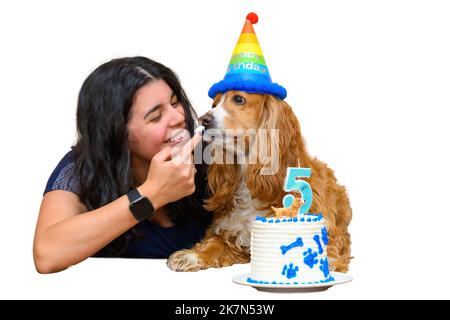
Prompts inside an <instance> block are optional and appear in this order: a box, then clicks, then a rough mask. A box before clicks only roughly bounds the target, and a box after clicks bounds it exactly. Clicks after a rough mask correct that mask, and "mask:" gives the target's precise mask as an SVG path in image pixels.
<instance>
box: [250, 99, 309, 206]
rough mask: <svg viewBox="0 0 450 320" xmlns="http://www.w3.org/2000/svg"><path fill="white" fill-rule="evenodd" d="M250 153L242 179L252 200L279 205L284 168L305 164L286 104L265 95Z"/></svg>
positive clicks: (295, 124)
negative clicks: (299, 162) (244, 180)
mask: <svg viewBox="0 0 450 320" xmlns="http://www.w3.org/2000/svg"><path fill="white" fill-rule="evenodd" d="M250 154H251V155H250V159H249V165H248V167H247V171H246V178H247V187H248V188H249V190H250V192H251V194H252V197H253V198H257V199H260V200H261V201H262V202H264V203H266V205H267V207H269V206H270V205H276V206H280V205H281V204H282V203H281V202H282V199H283V197H284V195H285V194H286V192H284V190H283V183H284V177H285V176H286V169H287V167H289V166H291V167H296V166H297V163H298V159H300V161H301V163H302V164H304V163H305V162H304V161H306V153H305V151H304V142H303V139H302V137H301V134H300V125H299V123H298V120H297V117H296V116H295V114H294V113H293V111H292V109H291V107H290V106H289V105H288V104H287V103H286V102H284V101H282V100H280V99H277V98H275V97H273V96H271V95H266V99H265V101H264V105H263V106H262V109H261V112H260V121H259V126H258V128H257V134H256V138H255V141H254V144H253V146H252V149H251V151H250Z"/></svg>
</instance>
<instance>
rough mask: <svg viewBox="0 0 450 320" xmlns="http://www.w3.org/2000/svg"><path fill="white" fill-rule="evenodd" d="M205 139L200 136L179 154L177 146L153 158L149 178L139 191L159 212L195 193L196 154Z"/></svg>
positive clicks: (193, 139)
mask: <svg viewBox="0 0 450 320" xmlns="http://www.w3.org/2000/svg"><path fill="white" fill-rule="evenodd" d="M201 140H202V136H201V134H199V133H196V134H194V136H193V137H192V138H191V139H190V140H189V141H188V142H187V143H186V144H185V145H184V146H183V147H182V148H181V150H179V151H178V152H177V153H176V155H174V153H175V151H176V150H175V149H174V148H175V147H166V148H164V149H163V150H161V151H160V152H159V153H157V154H156V155H155V156H154V157H153V159H152V161H151V163H150V168H149V170H148V175H147V179H146V181H145V182H144V183H143V184H142V185H141V186H140V187H139V188H138V189H139V191H140V192H141V193H142V194H144V195H146V196H147V197H148V198H149V199H150V201H151V202H152V204H153V206H154V207H155V209H157V208H159V207H162V206H164V205H165V204H167V203H170V202H174V201H177V200H179V199H181V198H184V197H186V196H188V195H190V194H192V193H194V191H195V181H194V177H195V166H194V163H193V162H194V161H193V160H194V158H193V155H192V151H193V150H194V148H195V146H196V145H197V144H198V143H199V142H200V141H201Z"/></svg>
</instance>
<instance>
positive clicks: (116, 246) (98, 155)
mask: <svg viewBox="0 0 450 320" xmlns="http://www.w3.org/2000/svg"><path fill="white" fill-rule="evenodd" d="M158 79H162V80H164V81H165V82H166V83H167V85H168V86H169V87H170V88H171V89H172V90H173V93H174V94H175V95H176V97H177V98H178V101H179V102H180V103H181V104H182V106H183V108H184V114H185V122H186V129H187V130H188V131H189V133H190V134H191V136H192V135H193V133H194V117H195V118H196V117H197V114H196V113H195V111H194V109H193V108H192V106H191V103H190V102H189V100H188V98H187V96H186V93H185V92H184V90H183V88H182V87H181V84H180V81H179V79H178V77H177V76H176V74H175V73H174V72H173V71H172V70H170V69H169V68H167V67H166V66H164V65H162V64H160V63H158V62H155V61H153V60H151V59H148V58H145V57H130V58H120V59H114V60H111V61H109V62H107V63H105V64H103V65H101V66H100V67H98V68H97V69H95V70H94V71H93V72H92V73H91V74H90V75H89V76H88V77H87V79H86V80H85V81H84V83H83V85H82V87H81V90H80V93H79V97H78V107H77V131H78V139H77V143H76V145H75V147H74V153H75V175H76V178H77V180H78V184H79V197H80V199H81V201H82V202H83V203H84V204H85V205H86V207H87V208H88V210H93V209H96V208H99V207H101V206H104V205H106V204H108V203H110V202H111V201H113V200H115V199H117V198H119V197H120V196H122V195H125V194H126V193H127V192H128V191H129V190H130V189H131V188H132V187H136V186H135V185H134V181H133V172H132V168H131V166H130V151H129V149H128V131H127V121H128V118H129V114H130V109H131V106H132V104H133V99H134V96H135V93H136V91H137V90H138V89H139V88H141V87H142V86H144V85H146V84H148V83H150V82H152V81H154V80H158ZM196 169H197V174H196V192H195V193H194V194H193V195H191V196H189V197H186V198H183V199H180V200H179V201H176V202H174V203H170V204H168V205H167V209H168V213H169V218H170V219H171V220H172V221H173V222H174V223H175V224H177V225H180V224H185V223H187V222H188V221H189V220H192V219H193V220H199V219H202V218H203V217H204V213H205V210H204V209H203V208H202V202H203V199H205V198H206V192H207V191H206V180H205V176H206V170H205V168H204V167H203V166H200V165H197V166H196ZM134 234H135V232H134V230H133V229H131V230H130V231H128V232H126V233H125V234H123V235H122V236H120V237H119V238H118V239H116V240H115V241H113V242H112V243H111V244H109V245H108V246H106V247H105V248H104V249H103V250H101V252H100V253H99V255H115V256H117V255H120V254H121V253H122V252H123V251H124V250H125V249H126V246H127V244H128V242H129V241H130V239H131V238H132V237H133V235H134Z"/></svg>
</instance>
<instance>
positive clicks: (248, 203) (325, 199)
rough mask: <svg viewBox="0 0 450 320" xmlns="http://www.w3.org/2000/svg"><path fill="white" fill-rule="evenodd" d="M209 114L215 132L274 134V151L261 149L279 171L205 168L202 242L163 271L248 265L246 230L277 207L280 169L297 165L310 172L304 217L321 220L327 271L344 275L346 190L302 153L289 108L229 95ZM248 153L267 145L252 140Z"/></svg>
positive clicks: (257, 97) (265, 98)
mask: <svg viewBox="0 0 450 320" xmlns="http://www.w3.org/2000/svg"><path fill="white" fill-rule="evenodd" d="M236 95H239V96H241V97H243V98H244V99H245V100H244V101H245V104H240V103H239V104H236V103H235V100H234V98H233V97H235V96H236ZM239 102H240V100H239ZM216 109H217V110H216ZM218 109H220V110H218ZM216 111H217V112H216ZM219 111H220V112H219ZM209 114H210V116H213V117H215V120H216V121H215V122H216V126H215V127H216V128H219V129H222V130H224V129H244V130H245V129H279V130H280V131H279V145H278V148H276V149H278V150H270V148H269V150H264V151H266V153H268V154H269V156H268V158H269V159H270V156H272V155H273V152H276V156H277V157H278V159H277V160H278V163H279V170H278V172H277V173H276V174H273V175H261V171H262V169H263V168H264V167H266V166H268V164H267V159H265V160H266V161H263V163H264V164H263V163H261V162H257V163H256V164H246V165H240V164H236V163H235V164H212V165H210V166H209V168H208V186H209V189H210V191H211V197H210V198H209V199H208V200H207V201H206V204H205V207H206V208H207V209H208V210H210V211H212V212H214V214H215V216H214V219H213V223H212V225H211V226H210V227H209V229H208V230H207V233H206V235H205V237H204V240H203V241H201V242H200V243H198V244H196V245H195V246H194V247H193V248H191V249H190V250H182V251H178V252H175V253H174V254H173V255H171V256H170V257H169V259H168V262H167V263H168V266H169V268H171V269H172V270H176V271H196V270H200V269H206V268H209V267H224V266H229V265H232V264H235V263H247V262H249V259H250V235H251V225H252V222H253V220H254V218H255V216H256V214H258V215H267V214H268V213H269V212H270V207H271V206H275V207H280V206H282V199H283V197H284V196H285V195H286V192H285V191H284V190H283V182H284V178H285V174H286V168H287V167H296V166H297V164H298V161H300V163H301V166H302V167H306V168H311V172H312V174H311V177H310V178H303V179H304V180H305V181H307V182H308V183H309V184H310V185H311V188H312V190H313V203H312V207H311V209H310V212H321V213H322V214H323V216H324V218H325V223H326V227H327V230H328V238H329V243H328V248H327V253H328V258H329V261H330V269H331V270H334V271H340V272H346V271H348V265H349V262H350V259H351V257H350V235H349V233H348V230H347V228H348V225H349V223H350V220H351V218H352V210H351V208H350V204H349V199H348V197H347V194H346V190H345V188H344V187H343V186H341V185H339V184H338V183H337V181H336V178H335V176H334V172H333V170H332V169H330V168H328V167H327V165H326V164H325V163H323V162H322V161H320V160H318V159H317V158H313V157H311V156H310V155H309V154H308V153H307V152H306V148H305V142H304V139H303V137H302V135H301V131H300V124H299V122H298V120H297V117H296V116H295V114H294V112H293V111H292V109H291V107H290V106H289V105H288V104H287V103H286V102H285V101H282V100H280V99H278V98H276V97H274V96H271V95H263V94H249V93H244V92H240V91H229V92H227V93H225V94H219V95H217V96H216V97H215V99H214V105H213V110H212V111H210V112H209ZM251 148H256V149H255V150H253V151H258V150H257V148H267V145H264V144H263V143H258V141H255V143H254V144H252V147H251ZM267 209H269V211H268V210H267Z"/></svg>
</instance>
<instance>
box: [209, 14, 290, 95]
mask: <svg viewBox="0 0 450 320" xmlns="http://www.w3.org/2000/svg"><path fill="white" fill-rule="evenodd" d="M257 22H258V16H257V15H256V14H255V13H253V12H251V13H249V14H248V15H247V18H246V21H245V24H244V28H243V29H242V32H241V36H240V37H239V40H238V43H237V45H236V48H235V49H234V52H233V56H232V57H231V60H230V63H229V64H228V69H227V72H226V74H225V77H224V78H223V80H221V81H219V82H217V83H216V84H214V85H213V86H212V87H211V88H210V89H209V92H208V95H209V97H210V98H214V97H215V96H216V94H218V93H223V92H226V91H228V90H239V91H244V92H249V93H262V94H271V95H274V96H276V97H278V98H280V99H284V98H286V95H287V92H286V89H285V88H283V87H282V86H280V85H279V84H277V83H274V82H272V78H271V77H270V74H269V69H268V68H267V65H266V61H265V60H264V56H263V53H262V51H261V47H260V46H259V42H258V39H257V38H256V34H255V30H253V24H256V23H257Z"/></svg>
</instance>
